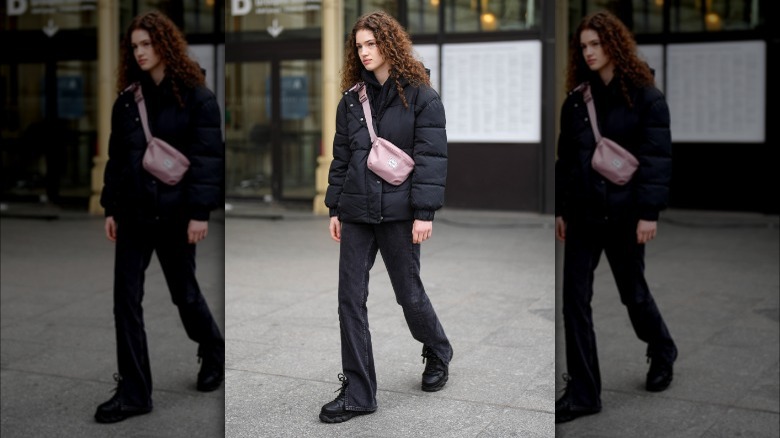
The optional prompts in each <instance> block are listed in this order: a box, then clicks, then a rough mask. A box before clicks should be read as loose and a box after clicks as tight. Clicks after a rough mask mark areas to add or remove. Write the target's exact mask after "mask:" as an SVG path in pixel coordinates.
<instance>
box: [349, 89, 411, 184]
mask: <svg viewBox="0 0 780 438" xmlns="http://www.w3.org/2000/svg"><path fill="white" fill-rule="evenodd" d="M352 89H353V90H355V89H356V90H357V92H358V96H359V97H360V103H361V104H362V105H363V114H364V115H365V118H366V124H367V125H368V134H369V135H370V136H371V152H369V153H368V162H367V166H368V168H369V169H370V170H371V171H372V172H374V173H375V174H376V175H377V176H379V177H380V178H382V179H383V180H385V181H387V182H388V183H389V184H392V185H394V186H397V185H401V183H403V182H404V181H406V179H407V178H409V174H410V173H412V170H414V160H413V159H412V157H410V156H409V155H408V154H407V153H406V152H404V151H403V150H401V148H399V147H398V146H396V145H394V144H393V143H392V142H391V141H390V140H387V139H384V138H382V137H377V136H376V132H374V121H373V117H372V116H371V106H370V104H369V102H368V95H366V85H365V84H364V83H362V82H360V83H358V84H357V85H355V86H354V87H352Z"/></svg>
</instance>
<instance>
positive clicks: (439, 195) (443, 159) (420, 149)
mask: <svg viewBox="0 0 780 438" xmlns="http://www.w3.org/2000/svg"><path fill="white" fill-rule="evenodd" d="M429 90H430V92H431V94H432V97H431V98H430V99H428V100H427V101H426V102H425V103H424V104H423V105H422V106H421V107H419V108H418V109H416V111H417V114H416V115H415V121H414V153H413V157H412V158H414V171H413V172H412V191H411V205H412V210H413V211H414V218H415V219H419V220H426V221H432V220H433V217H434V214H435V212H436V210H438V209H440V208H441V207H442V206H443V205H444V187H445V184H446V181H447V131H446V117H445V114H444V105H442V103H441V99H440V98H439V95H438V94H437V93H436V92H435V91H434V90H433V89H429ZM421 91H422V90H421Z"/></svg>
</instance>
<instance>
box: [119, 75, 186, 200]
mask: <svg viewBox="0 0 780 438" xmlns="http://www.w3.org/2000/svg"><path fill="white" fill-rule="evenodd" d="M130 88H132V89H133V93H134V94H135V103H136V104H138V112H139V113H140V115H141V125H142V126H143V128H144V135H146V152H144V158H143V166H144V169H146V171H147V172H149V173H151V174H152V175H153V176H154V177H155V178H157V179H159V180H160V181H162V182H164V183H165V184H168V185H169V186H174V185H176V184H178V183H179V181H181V179H182V178H184V174H185V173H187V169H189V168H190V160H188V159H187V157H186V156H185V155H184V154H183V153H181V151H179V150H178V149H176V148H175V147H173V146H171V145H170V144H168V143H167V142H165V141H164V140H161V139H159V138H157V137H153V136H152V132H151V131H150V130H149V120H148V115H147V113H146V102H144V95H143V93H142V92H141V85H140V84H138V83H135V84H133V85H131V86H130Z"/></svg>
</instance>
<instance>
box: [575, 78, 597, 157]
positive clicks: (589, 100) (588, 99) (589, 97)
mask: <svg viewBox="0 0 780 438" xmlns="http://www.w3.org/2000/svg"><path fill="white" fill-rule="evenodd" d="M581 87H582V96H583V99H584V100H585V105H586V106H587V107H588V115H589V116H590V127H591V128H592V129H593V135H595V136H596V143H598V142H600V141H601V132H599V123H598V120H596V105H595V104H594V103H593V94H591V92H590V84H589V83H587V82H585V83H584V84H582V85H581ZM578 88H579V87H578Z"/></svg>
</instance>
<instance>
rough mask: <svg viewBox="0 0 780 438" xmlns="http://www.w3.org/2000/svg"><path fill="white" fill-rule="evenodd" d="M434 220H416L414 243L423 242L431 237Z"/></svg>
mask: <svg viewBox="0 0 780 438" xmlns="http://www.w3.org/2000/svg"><path fill="white" fill-rule="evenodd" d="M432 233H433V221H421V220H418V219H415V220H414V223H413V224H412V243H423V242H424V241H426V240H428V239H430V238H431V234H432Z"/></svg>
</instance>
